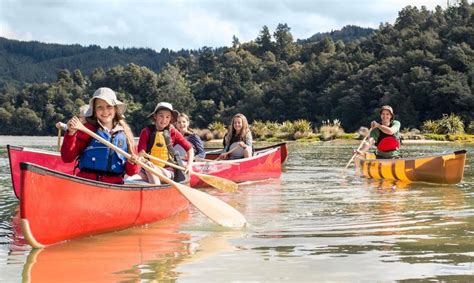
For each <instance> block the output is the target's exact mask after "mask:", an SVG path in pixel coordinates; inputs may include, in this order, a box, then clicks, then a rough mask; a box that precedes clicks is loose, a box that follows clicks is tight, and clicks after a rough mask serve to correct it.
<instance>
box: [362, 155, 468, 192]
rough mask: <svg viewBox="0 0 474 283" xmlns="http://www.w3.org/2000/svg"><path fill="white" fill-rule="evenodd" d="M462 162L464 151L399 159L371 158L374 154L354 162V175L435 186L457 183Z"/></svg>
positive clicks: (460, 177) (461, 173) (459, 178)
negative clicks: (432, 184)
mask: <svg viewBox="0 0 474 283" xmlns="http://www.w3.org/2000/svg"><path fill="white" fill-rule="evenodd" d="M465 162H466V150H459V151H455V152H453V153H446V154H438V155H432V156H421V157H414V158H402V159H375V155H374V154H370V156H369V155H368V156H367V157H366V158H365V159H364V158H359V157H357V158H356V159H355V163H356V173H357V172H359V173H360V174H361V175H362V176H364V177H367V178H372V179H389V180H400V181H405V182H428V183H437V184H457V183H459V182H461V180H462V178H463V175H464V164H465Z"/></svg>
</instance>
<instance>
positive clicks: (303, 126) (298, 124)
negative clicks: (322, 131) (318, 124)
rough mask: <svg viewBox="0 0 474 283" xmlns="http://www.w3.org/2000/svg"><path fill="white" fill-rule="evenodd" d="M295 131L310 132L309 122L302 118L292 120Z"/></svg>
mask: <svg viewBox="0 0 474 283" xmlns="http://www.w3.org/2000/svg"><path fill="white" fill-rule="evenodd" d="M293 127H294V130H295V132H301V133H310V132H312V126H311V122H310V121H308V120H304V119H298V120H296V121H294V122H293Z"/></svg>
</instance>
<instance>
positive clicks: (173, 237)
mask: <svg viewBox="0 0 474 283" xmlns="http://www.w3.org/2000/svg"><path fill="white" fill-rule="evenodd" d="M187 219H188V213H181V214H180V215H177V216H176V217H173V218H170V219H167V220H165V221H161V222H158V223H154V224H151V225H147V226H144V227H138V228H132V229H128V230H124V231H119V232H115V233H107V234H103V235H98V236H94V237H87V238H82V239H77V240H73V241H70V242H66V243H63V244H57V245H53V246H50V247H48V248H45V249H33V250H31V251H30V253H29V255H28V258H27V260H26V263H25V265H24V269H23V273H22V276H23V282H117V281H140V280H145V279H157V280H174V279H175V278H176V277H177V273H176V272H175V271H174V268H175V267H176V266H177V265H178V264H179V263H180V262H181V261H183V259H184V258H186V257H188V256H189V255H190V254H192V253H193V251H192V250H191V249H190V245H189V244H187V243H189V239H190V235H189V234H187V233H182V232H179V226H180V224H181V223H182V222H184V221H186V220H187Z"/></svg>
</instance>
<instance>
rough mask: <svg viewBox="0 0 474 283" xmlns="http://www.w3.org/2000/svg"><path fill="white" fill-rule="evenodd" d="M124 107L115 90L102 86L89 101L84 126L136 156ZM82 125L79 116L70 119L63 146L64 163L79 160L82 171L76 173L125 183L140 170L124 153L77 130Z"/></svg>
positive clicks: (86, 176) (90, 177)
mask: <svg viewBox="0 0 474 283" xmlns="http://www.w3.org/2000/svg"><path fill="white" fill-rule="evenodd" d="M125 108H126V105H125V104H124V103H123V102H121V101H119V100H118V99H117V96H116V94H115V92H114V91H113V90H112V89H110V88H107V87H101V88H99V89H97V90H96V91H95V92H94V95H93V96H92V98H91V99H90V101H89V108H88V109H87V111H86V113H85V115H84V116H85V117H86V123H85V124H84V126H85V127H86V128H88V129H89V130H91V131H93V132H95V133H96V134H98V135H99V136H101V137H103V138H105V139H107V140H109V141H111V143H113V144H114V145H116V146H117V147H119V148H121V149H122V150H124V151H125V152H129V153H130V154H132V155H133V156H135V157H136V150H135V144H134V140H133V134H132V131H131V130H130V127H129V126H128V124H127V123H126V122H125V120H124V119H123V114H124V112H125ZM80 124H82V122H81V121H80V120H79V118H77V117H73V118H72V119H71V120H69V121H68V123H67V128H68V131H67V134H66V135H65V136H64V142H63V145H62V146H61V158H62V160H63V161H64V162H74V161H76V160H77V159H79V161H78V164H77V167H78V168H79V169H80V171H79V172H78V173H77V176H79V177H83V178H87V179H92V180H97V181H102V182H106V183H113V184H122V183H123V179H124V174H125V173H126V174H127V175H134V174H136V173H137V172H138V171H139V170H140V167H139V166H137V165H135V164H133V163H131V162H129V161H127V160H126V158H125V157H124V156H123V155H121V154H118V153H116V152H115V151H113V150H112V149H110V148H108V147H107V146H105V145H103V144H102V143H101V142H99V141H97V140H96V139H93V138H91V137H90V136H89V135H87V134H86V133H84V132H81V131H78V129H79V128H80Z"/></svg>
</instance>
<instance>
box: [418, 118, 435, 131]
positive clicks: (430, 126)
mask: <svg viewBox="0 0 474 283" xmlns="http://www.w3.org/2000/svg"><path fill="white" fill-rule="evenodd" d="M421 131H422V132H423V133H438V131H439V123H438V122H437V121H433V120H427V121H424V122H423V125H422V126H421Z"/></svg>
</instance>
